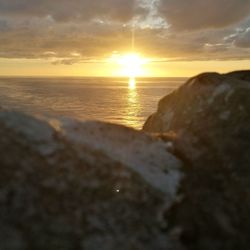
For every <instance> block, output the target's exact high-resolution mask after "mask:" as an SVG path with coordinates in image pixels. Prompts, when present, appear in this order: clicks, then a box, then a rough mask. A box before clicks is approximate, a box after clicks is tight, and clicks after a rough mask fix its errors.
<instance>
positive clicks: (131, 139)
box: [0, 110, 183, 250]
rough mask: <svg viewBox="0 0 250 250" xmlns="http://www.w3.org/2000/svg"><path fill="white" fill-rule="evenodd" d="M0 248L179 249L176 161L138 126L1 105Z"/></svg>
mask: <svg viewBox="0 0 250 250" xmlns="http://www.w3.org/2000/svg"><path fill="white" fill-rule="evenodd" d="M0 161H1V166H0V240H1V243H0V244H1V249H4V250H5V249H8V250H21V249H25V250H26V249H36V250H39V249H41V250H44V249H48V250H50V249H51V250H55V249H65V250H68V249H70V250H71V249H77V250H79V249H83V250H95V249H102V250H113V249H114V250H117V249H121V250H130V249H138V250H140V249H141V250H151V249H157V250H161V249H162V250H163V249H164V250H165V249H182V247H181V245H180V244H179V243H178V240H176V238H175V237H174V236H171V235H167V234H166V232H165V231H164V230H165V227H166V221H165V220H164V212H165V211H166V210H167V209H168V208H169V207H170V206H171V205H172V204H173V202H174V201H175V200H176V199H177V192H178V188H179V184H180V181H181V179H182V175H183V174H182V173H181V162H180V161H179V160H177V159H176V158H175V157H174V156H173V155H171V154H170V153H168V152H167V145H166V143H164V142H161V141H159V140H157V139H154V138H152V137H151V136H149V135H146V134H144V133H143V132H139V131H135V130H133V129H129V128H125V127H122V126H118V125H112V124H106V123H101V122H87V123H82V122H79V121H73V120H69V119H68V120H67V119H66V120H65V119H64V120H63V119H62V120H47V119H45V118H36V117H31V116H28V115H25V114H21V113H17V112H10V111H3V110H1V111H0Z"/></svg>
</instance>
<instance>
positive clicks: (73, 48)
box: [0, 0, 250, 65]
mask: <svg viewBox="0 0 250 250" xmlns="http://www.w3.org/2000/svg"><path fill="white" fill-rule="evenodd" d="M157 1H158V4H160V5H156V4H155V3H156V2H157ZM159 1H160V3H159ZM249 1H250V0H237V2H236V1H233V0H227V1H226V0H216V1H215V0H210V1H205V0H189V1H188V0H185V1H184V0H183V1H181V0H165V1H163V0H153V1H152V0H102V1H101V0H71V1H69V0H60V1H59V0H53V1H52V0H50V1H49V0H43V1H41V0H11V1H10V0H8V1H7V0H0V16H1V19H0V57H4V58H42V59H47V60H49V61H50V62H53V63H54V64H66V65H71V64H74V63H79V62H86V61H88V62H94V61H103V58H107V57H109V56H110V55H111V54H112V51H118V52H119V53H123V52H129V50H131V36H132V31H131V30H132V23H135V45H136V49H137V50H138V52H139V53H140V52H141V53H142V54H144V55H146V56H150V57H153V58H157V57H158V58H163V60H165V59H166V60H198V59H200V60H210V59H214V60H216V59H230V58H231V59H235V58H237V59H239V58H242V59H245V58H246V57H248V58H249V57H250V56H249V55H250V48H249V30H248V27H249V24H250V21H248V22H246V21H241V22H240V23H237V25H235V23H236V22H238V21H240V20H241V19H242V20H243V19H244V18H245V17H246V16H247V14H246V10H247V8H248V3H249ZM187 2H189V3H190V2H192V3H196V5H197V6H196V7H195V5H194V6H192V10H191V5H190V4H187ZM146 3H147V4H146ZM222 3H224V4H222ZM229 3H230V5H229V6H231V7H230V8H229V7H227V5H228V4H229ZM157 6H158V8H159V7H160V6H161V7H162V10H161V14H162V16H163V17H164V18H165V19H166V20H167V21H168V22H169V23H170V24H171V25H172V26H171V28H169V26H168V25H167V23H166V22H165V19H163V18H162V17H159V15H158V14H157V13H158V12H157ZM232 6H233V7H234V9H235V11H236V13H234V14H232V13H233V12H232V11H231V8H232ZM237 6H238V8H237ZM243 6H244V7H245V8H244V11H243V10H242V8H243ZM217 8H218V9H219V10H218V11H217ZM204 9H206V10H207V11H204ZM208 9H209V10H211V12H210V11H208ZM174 10H175V11H174ZM184 10H185V11H184ZM158 11H159V10H158ZM171 11H172V13H170V12H171ZM226 11H227V14H225V12H226ZM206 12H210V14H208V13H206ZM183 13H184V14H183ZM216 13H220V18H221V19H222V20H220V19H216V18H213V17H214V16H215V14H216ZM239 13H240V14H241V16H239ZM208 17H209V18H208ZM229 24H232V26H230V25H229ZM227 25H229V26H227ZM222 26H227V27H226V28H225V27H224V28H223V29H217V28H218V27H222ZM208 27H215V28H216V29H207V28H208ZM236 28H237V29H236ZM236 30H237V31H236Z"/></svg>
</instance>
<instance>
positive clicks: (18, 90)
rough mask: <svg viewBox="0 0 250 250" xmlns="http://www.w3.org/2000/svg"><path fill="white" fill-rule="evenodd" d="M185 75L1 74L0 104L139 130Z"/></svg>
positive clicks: (37, 112) (38, 113) (15, 108)
mask: <svg viewBox="0 0 250 250" xmlns="http://www.w3.org/2000/svg"><path fill="white" fill-rule="evenodd" d="M185 80H186V79H185V78H137V79H135V82H133V84H132V85H133V86H131V79H128V78H107V77H103V78H101V77H98V78H96V77H82V78H79V77H74V78H69V77H66V78H62V77H60V78H55V77H53V78H52V77H50V78H45V77H42V78H38V77H14V78H13V77H1V78H0V107H2V108H7V109H11V110H17V111H22V112H25V113H28V114H35V115H45V116H48V117H72V118H75V119H79V120H100V121H105V122H111V123H118V124H122V125H125V126H129V127H133V128H135V129H141V128H142V126H143V124H144V122H145V120H146V119H147V118H148V116H149V115H151V114H152V113H154V112H155V111H156V110H157V104H158V102H159V100H160V99H161V98H163V97H164V96H165V95H167V94H169V93H171V92H172V91H174V90H175V89H177V88H178V87H179V86H180V85H182V84H183V83H184V82H185Z"/></svg>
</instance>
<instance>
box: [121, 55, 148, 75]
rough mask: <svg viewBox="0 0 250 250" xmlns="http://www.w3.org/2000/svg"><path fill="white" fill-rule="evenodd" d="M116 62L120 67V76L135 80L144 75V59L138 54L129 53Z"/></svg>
mask: <svg viewBox="0 0 250 250" xmlns="http://www.w3.org/2000/svg"><path fill="white" fill-rule="evenodd" d="M117 62H118V63H119V64H120V65H121V72H120V73H121V75H123V76H126V77H129V78H135V77H138V76H143V75H144V70H143V65H144V64H145V63H146V59H144V58H142V57H141V56H140V55H139V54H136V53H129V54H125V55H121V56H119V57H118V59H117Z"/></svg>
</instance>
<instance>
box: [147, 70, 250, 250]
mask: <svg viewBox="0 0 250 250" xmlns="http://www.w3.org/2000/svg"><path fill="white" fill-rule="evenodd" d="M144 130H145V131H147V132H153V133H158V136H159V137H161V138H162V139H163V140H165V141H171V142H172V143H173V149H172V151H173V153H174V154H175V155H177V156H178V157H179V158H181V159H182V160H183V161H184V162H185V166H186V167H185V176H186V178H185V180H184V182H183V183H182V187H181V192H180V193H181V194H182V195H183V199H182V201H181V202H179V203H178V204H177V203H176V204H175V205H174V206H173V207H172V209H170V210H169V211H167V212H166V214H165V216H166V219H167V220H168V221H169V225H170V227H169V230H174V228H178V229H179V230H180V235H179V239H180V241H181V242H182V244H183V245H184V246H185V247H186V248H187V249H192V250H193V249H194V250H196V249H202V250H210V249H213V250H216V249H223V250H227V249H228V250H229V249H230V250H231V249H232V250H233V249H250V237H249V235H250V216H249V211H250V71H239V72H232V73H229V74H224V75H220V74H217V73H205V74H201V75H199V76H197V77H194V78H191V79H190V80H189V81H188V82H187V83H186V84H184V85H183V86H182V87H180V88H179V89H178V90H176V91H175V92H173V93H171V94H170V95H168V96H166V97H164V98H163V99H162V100H161V101H160V102H159V106H158V110H157V112H156V113H155V114H153V115H152V116H151V117H149V119H148V120H147V122H146V123H145V125H144Z"/></svg>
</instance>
